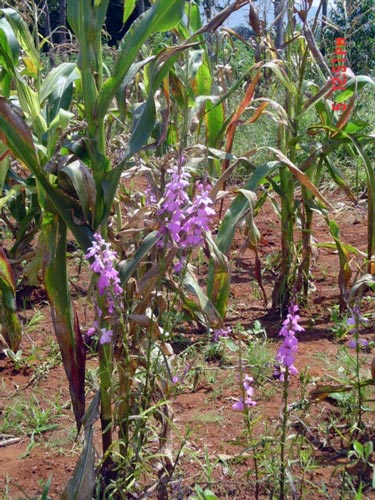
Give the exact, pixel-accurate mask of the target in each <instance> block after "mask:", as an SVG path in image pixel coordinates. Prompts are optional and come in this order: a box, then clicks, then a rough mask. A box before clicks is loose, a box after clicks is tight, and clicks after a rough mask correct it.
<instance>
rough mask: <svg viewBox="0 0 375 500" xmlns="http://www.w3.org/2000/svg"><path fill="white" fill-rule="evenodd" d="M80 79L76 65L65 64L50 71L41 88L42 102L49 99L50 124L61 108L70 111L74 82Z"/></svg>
mask: <svg viewBox="0 0 375 500" xmlns="http://www.w3.org/2000/svg"><path fill="white" fill-rule="evenodd" d="M78 78H79V72H78V70H77V66H76V65H75V64H74V63H63V64H60V66H58V67H57V68H54V69H53V70H52V71H50V72H49V73H48V75H47V77H46V79H45V80H44V82H43V83H42V85H41V88H40V102H41V104H43V102H44V101H45V100H46V99H47V98H48V122H51V121H52V120H53V119H54V118H55V116H56V115H57V113H58V112H59V110H60V109H61V108H63V109H66V110H67V109H68V108H69V106H70V103H71V100H72V95H73V82H74V81H75V80H77V79H78Z"/></svg>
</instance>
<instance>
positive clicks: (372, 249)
mask: <svg viewBox="0 0 375 500" xmlns="http://www.w3.org/2000/svg"><path fill="white" fill-rule="evenodd" d="M350 139H351V141H352V143H353V146H354V148H355V149H356V151H357V153H358V155H359V157H360V158H361V160H362V163H363V166H364V169H365V172H366V178H367V224H368V228H367V258H368V266H369V271H370V266H371V261H372V260H373V259H374V255H375V175H374V170H373V167H372V164H371V161H370V158H369V157H368V155H367V153H366V152H365V150H364V149H363V147H362V145H361V144H360V142H359V141H358V140H356V139H355V137H353V136H350Z"/></svg>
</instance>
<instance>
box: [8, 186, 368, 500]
mask: <svg viewBox="0 0 375 500" xmlns="http://www.w3.org/2000/svg"><path fill="white" fill-rule="evenodd" d="M329 199H330V201H331V203H332V205H333V206H334V208H335V212H334V213H332V214H331V217H333V218H334V219H335V220H337V222H338V223H339V225H340V228H341V237H342V239H343V240H344V241H345V242H346V243H350V244H352V245H354V246H356V247H357V248H359V249H360V250H362V251H365V249H366V238H367V235H366V230H367V226H366V209H365V206H364V205H360V206H357V207H354V206H353V205H350V204H349V202H347V200H346V199H345V198H344V196H343V195H341V194H338V193H329ZM256 223H257V225H258V227H259V229H260V232H261V235H262V240H261V243H260V248H259V249H260V255H261V258H262V261H263V264H265V265H267V266H266V270H265V273H264V285H265V289H266V292H267V295H268V297H270V296H271V292H272V289H273V284H274V279H275V274H274V271H273V269H272V263H273V262H275V259H273V257H274V256H275V254H276V252H277V251H278V249H279V234H280V230H279V223H278V220H277V217H276V215H275V213H274V211H273V209H272V206H271V204H270V203H267V204H266V205H265V206H264V208H263V209H262V210H261V211H260V213H259V214H258V215H257V217H256ZM314 226H315V227H314V238H315V240H316V242H317V243H324V242H327V241H331V238H330V237H329V235H328V232H327V229H326V225H325V222H324V220H323V219H322V218H320V217H319V216H316V219H315V224H314ZM241 241H242V238H241V236H240V235H238V237H237V238H236V247H237V248H234V249H233V251H232V254H231V262H232V272H233V277H232V288H231V303H230V307H229V310H228V316H227V319H226V326H231V327H233V328H234V327H235V325H236V324H238V323H240V324H241V325H242V327H243V328H244V329H245V330H248V329H252V328H253V327H254V321H255V320H259V321H260V322H261V325H262V326H263V327H264V329H265V331H266V332H267V337H268V339H269V346H270V349H271V350H273V351H274V352H276V350H277V347H278V345H279V339H278V337H277V333H278V331H279V329H280V324H281V321H280V317H279V315H277V314H275V313H274V312H273V313H271V311H270V309H269V308H267V307H265V306H264V304H263V302H262V299H261V296H260V294H259V291H258V288H257V284H256V281H255V278H254V255H253V254H252V252H251V251H250V250H246V251H245V252H242V253H241V252H238V248H239V247H240V245H241ZM76 265H77V258H75V257H72V267H74V266H76ZM352 268H353V270H354V269H355V260H354V258H353V262H352ZM338 270H339V265H338V255H337V253H336V252H335V250H334V249H324V248H319V249H318V250H317V255H316V258H315V263H314V265H313V268H312V274H313V284H314V287H315V289H314V290H312V291H311V294H310V298H309V303H308V305H307V306H306V307H305V308H303V309H301V311H300V314H301V318H302V325H303V326H304V328H305V332H304V333H303V334H301V335H300V337H299V340H300V342H299V352H298V356H297V360H296V366H297V368H298V370H299V372H300V374H304V377H300V376H297V377H295V378H294V379H293V380H292V383H291V385H292V389H291V395H290V399H289V400H290V402H297V403H298V402H299V403H301V401H302V402H303V401H305V403H306V398H307V395H308V393H309V391H310V390H311V389H313V388H314V387H315V386H316V383H319V384H322V383H323V384H324V383H332V378H330V377H335V378H336V379H339V377H340V369H342V367H341V368H340V366H341V365H340V363H339V362H338V355H339V350H340V347H341V344H342V341H340V340H338V339H337V337H336V336H335V335H334V333H333V329H332V321H331V318H332V313H331V309H332V308H333V307H334V306H335V305H337V304H338V299H339V288H338V285H337V279H338ZM205 273H206V265H205V264H202V265H201V267H200V269H199V275H200V277H201V278H202V280H204V276H205ZM74 282H75V285H74V286H73V289H72V290H73V294H74V300H75V305H76V307H77V310H78V311H79V314H80V322H81V328H82V330H83V331H84V330H85V328H88V327H89V326H90V324H89V321H90V319H89V318H88V315H87V309H86V306H85V296H84V294H83V293H81V292H80V290H85V289H86V288H87V284H88V275H87V274H86V275H85V273H84V272H83V273H82V274H80V275H79V276H77V279H75V280H74ZM31 292H32V293H31ZM19 293H20V294H23V300H20V301H19V302H20V303H21V304H22V303H23V304H24V305H27V307H28V308H24V309H22V308H20V310H19V314H20V317H21V318H22V320H23V322H24V323H25V324H26V325H27V324H28V322H29V321H30V319H31V318H32V317H33V316H35V314H36V311H38V312H39V313H40V312H41V313H42V314H43V318H41V319H40V320H39V321H38V322H37V326H36V328H35V329H31V330H30V329H29V331H28V333H27V335H24V338H23V341H22V345H21V349H22V352H23V355H24V356H25V357H27V358H28V359H29V361H28V362H27V364H26V365H22V366H20V367H15V366H14V363H12V362H11V361H10V360H8V359H6V358H3V359H1V360H0V421H2V424H3V422H4V419H5V418H6V411H7V408H8V407H9V405H10V404H12V402H14V401H15V399H16V398H18V399H20V398H21V399H22V398H24V401H28V400H30V398H33V397H35V398H36V399H37V400H38V402H39V407H40V411H41V412H42V410H43V408H45V409H46V410H45V411H49V410H48V408H51V403H53V405H52V407H53V408H54V410H53V412H55V415H54V414H53V412H52V414H51V416H50V418H49V419H48V423H49V424H52V428H50V429H45V430H44V429H43V428H41V430H40V434H38V435H35V436H34V441H35V443H34V446H32V447H31V449H29V448H30V447H29V445H30V442H31V439H32V436H31V434H30V431H27V430H24V431H22V432H20V433H17V434H16V433H14V432H12V433H10V435H9V436H8V435H4V436H1V435H0V446H1V447H0V498H4V499H12V500H15V499H18V498H26V497H27V496H26V494H27V495H29V496H30V497H32V496H33V495H37V494H40V493H41V491H42V485H43V484H45V482H46V480H47V479H48V477H49V476H50V475H52V486H51V489H50V492H49V496H50V497H51V498H53V499H58V498H59V496H60V494H61V492H62V490H63V487H64V485H65V484H66V482H67V480H68V478H69V476H70V474H71V473H72V470H73V469H74V465H75V463H76V461H77V458H78V450H79V445H77V444H75V441H74V439H75V429H74V422H73V417H72V413H71V410H70V407H69V405H68V402H69V393H68V389H67V383H66V380H65V375H64V372H63V369H62V367H61V365H60V363H59V358H58V355H57V354H56V346H55V342H54V335H53V328H52V325H51V319H50V313H49V308H48V305H47V303H46V299H45V294H44V291H43V289H42V288H40V289H35V290H26V291H25V290H20V291H19ZM364 307H365V310H366V312H368V313H371V312H372V311H373V302H371V300H368V301H366V303H365V306H364ZM372 323H373V321H370V323H369V324H368V326H367V327H366V329H365V331H364V333H363V338H366V339H367V340H369V341H373V340H375V339H374V338H373V330H372V326H371V325H372ZM181 335H183V336H184V337H185V338H186V342H187V343H188V344H190V345H191V343H194V342H196V341H197V340H199V341H201V340H202V338H201V337H202V334H199V333H197V331H195V330H194V329H192V331H189V330H187V331H185V332H179V339H181ZM233 340H234V342H236V343H238V335H237V336H236V335H234V338H233ZM346 341H347V339H345V342H346ZM174 347H175V349H176V351H177V350H179V351H181V342H180V343H177V342H176V344H175V345H174ZM33 352H37V355H35V357H34V359H33V357H32V356H31V355H32V353H33ZM361 356H362V357H361V359H362V366H361V370H362V371H364V373H365V374H366V373H367V376H368V374H369V367H370V363H371V361H372V358H373V355H372V353H371V349H368V351H367V352H363V354H361ZM236 357H238V355H237V354H235V355H234V356H233V357H232V358H231V360H230V362H228V363H223V362H222V361H220V360H211V361H208V362H207V363H206V365H205V366H204V365H202V366H203V368H202V369H201V372H200V373H199V375H197V374H196V377H195V379H196V380H195V382H194V383H186V384H183V385H181V387H179V388H178V389H177V390H176V394H175V395H174V396H173V398H172V399H171V406H172V408H173V411H174V417H175V419H174V421H175V426H176V430H175V444H176V451H177V450H178V447H179V443H180V440H181V439H183V438H184V436H185V434H186V429H187V428H189V429H190V433H189V435H188V437H187V438H186V443H185V444H186V446H185V450H184V452H183V453H182V456H181V457H180V461H179V463H178V465H177V467H176V470H175V476H174V480H175V482H174V486H173V488H174V492H175V493H174V496H173V498H176V499H177V498H179V499H183V498H186V499H187V498H189V497H190V496H191V495H192V493H193V489H192V487H193V486H194V485H196V484H199V485H201V486H202V488H205V487H209V488H211V489H212V490H213V491H214V492H215V494H216V495H217V497H218V498H230V499H253V498H256V497H258V498H270V497H271V494H272V487H273V485H274V484H275V483H276V481H277V479H276V477H275V475H274V474H275V472H274V471H273V470H272V460H271V458H272V454H273V452H272V449H270V450H268V452H267V450H266V448H267V446H269V447H271V448H272V444H271V445H267V436H270V435H272V434H273V433H274V431H275V429H277V427H278V425H279V422H280V412H281V408H282V384H281V383H280V382H279V381H277V380H266V381H265V382H264V385H263V387H262V388H260V387H257V386H255V389H254V390H255V398H256V400H257V406H256V407H255V408H254V410H252V411H253V414H252V415H253V421H254V422H255V423H254V427H253V433H254V435H255V436H257V438H258V437H259V436H261V435H263V436H265V441H264V443H263V445H262V446H263V448H262V450H263V455H262V454H261V450H260V451H259V463H258V466H260V468H261V477H259V486H258V490H257V489H256V486H255V482H254V467H255V466H256V464H255V463H254V457H253V454H252V452H251V449H250V448H249V445H248V440H247V437H246V434H244V427H245V426H244V417H243V414H242V413H240V412H235V411H233V410H232V404H233V402H234V401H235V400H236V399H237V398H238V397H239V396H240V389H239V385H238V381H237V376H236V373H237V372H236V367H237V366H238V358H237V359H236ZM51 360H52V361H51ZM90 363H92V365H93V366H94V365H95V359H91V360H90ZM21 364H22V363H21ZM303 391H304V392H303ZM301 394H302V399H301ZM20 411H21V412H24V413H25V420H26V418H28V419H30V416H29V415H27V405H24V406H23V407H21V409H20ZM50 411H51V410H50ZM335 412H336V413H337V414H338V413H339V412H338V409H337V406H335V404H334V402H332V401H324V402H321V403H319V404H312V405H310V404H309V405H308V408H307V409H305V412H304V415H305V419H304V420H303V421H301V418H300V417H299V415H301V413H298V408H297V410H296V412H295V413H292V414H291V416H290V428H289V432H290V433H292V432H293V433H294V434H296V435H298V434H300V435H301V436H304V438H305V439H306V440H307V441H309V443H310V448H309V449H313V450H314V451H313V457H312V458H314V467H310V468H309V467H306V470H305V472H304V474H305V475H304V480H305V486H303V487H301V486H300V483H298V484H296V495H297V496H295V498H303V499H310V498H315V499H317V498H333V499H335V498H337V499H339V498H350V497H349V496H344V497H343V496H341V495H342V494H341V493H340V488H341V486H342V481H341V479H340V473H341V472H342V470H343V468H345V467H350V465H349V466H348V463H347V462H348V461H347V458H346V456H345V453H342V450H345V447H346V446H347V443H346V441H345V440H346V434H345V432H344V430H342V439H341V441H340V439H339V438H337V433H336V432H334V429H330V422H331V421H332V414H335ZM338 418H339V417H338ZM366 419H367V421H368V425H369V427H368V428H369V429H370V428H371V426H370V424H371V422H374V417H373V413H372V412H369V413H368V414H367V416H366ZM337 425H342V422H338V423H337ZM4 434H5V433H4ZM13 437H16V438H20V439H19V440H18V441H16V442H14V443H12V444H11V441H9V440H10V439H12V438H13ZM372 439H373V436H372V435H371V432H370V431H368V435H367V440H372ZM7 441H9V443H8V442H7ZM262 457H263V458H262ZM267 457H268V458H267ZM307 459H308V458H306V460H307ZM262 460H269V462H270V463H269V467H268V471H269V473H268V475H267V474H266V470H267V467H266V465H265V464H264V463H262V462H261V461H262ZM291 471H292V473H293V474H294V473H295V474H296V477H299V478H300V477H301V474H302V472H301V469H300V467H299V466H295V468H294V466H293V464H292V465H291ZM366 474H367V472H366V471H364V475H363V477H364V478H365V476H366ZM309 482H311V483H313V484H315V485H319V484H322V482H324V483H325V485H326V488H327V495H328V496H324V495H323V493H319V491H318V490H316V489H314V488H313V487H311V488H310V487H308V486H306V485H308V484H309ZM301 488H302V490H301ZM20 489H22V491H23V492H24V493H22V491H21V490H20ZM1 492H3V497H2V496H1ZM134 498H135V497H134ZM290 498H292V497H290ZM353 498H354V497H353ZM362 498H375V493H374V492H372V490H371V489H370V488H367V490H366V491H365V493H364V494H363V496H362Z"/></svg>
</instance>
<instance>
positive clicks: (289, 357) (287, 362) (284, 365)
mask: <svg viewBox="0 0 375 500" xmlns="http://www.w3.org/2000/svg"><path fill="white" fill-rule="evenodd" d="M300 319H301V318H300V316H299V314H298V306H297V304H294V303H293V302H292V303H291V304H290V306H289V308H288V315H287V317H286V319H285V321H284V322H283V326H282V328H281V330H280V332H279V335H280V336H281V337H284V340H283V343H282V344H281V346H280V347H279V349H278V351H277V354H276V369H275V375H276V376H277V377H279V378H280V380H284V373H285V371H286V370H288V373H289V374H290V375H296V374H297V373H298V370H297V368H296V367H295V366H294V361H295V357H296V352H297V351H298V339H297V337H296V333H297V332H303V331H304V328H302V326H300V325H299V324H298V321H299V320H300Z"/></svg>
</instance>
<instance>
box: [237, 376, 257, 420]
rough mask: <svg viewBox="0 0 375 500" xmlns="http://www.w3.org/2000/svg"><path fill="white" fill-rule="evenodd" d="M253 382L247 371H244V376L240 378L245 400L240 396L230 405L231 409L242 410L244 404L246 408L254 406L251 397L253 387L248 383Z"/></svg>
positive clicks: (254, 403)
mask: <svg viewBox="0 0 375 500" xmlns="http://www.w3.org/2000/svg"><path fill="white" fill-rule="evenodd" d="M253 382H254V379H253V377H250V376H249V375H247V373H245V374H244V376H243V380H242V386H243V389H244V396H245V400H244V398H243V397H242V398H240V399H239V400H238V401H236V402H235V403H234V404H233V405H232V410H236V411H243V410H244V409H245V406H247V407H248V408H249V407H251V406H256V404H257V403H256V401H254V399H253V396H254V389H253V387H252V386H251V385H250V384H252V383H253Z"/></svg>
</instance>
